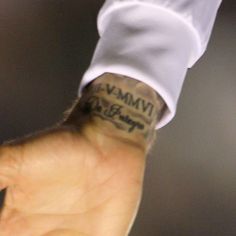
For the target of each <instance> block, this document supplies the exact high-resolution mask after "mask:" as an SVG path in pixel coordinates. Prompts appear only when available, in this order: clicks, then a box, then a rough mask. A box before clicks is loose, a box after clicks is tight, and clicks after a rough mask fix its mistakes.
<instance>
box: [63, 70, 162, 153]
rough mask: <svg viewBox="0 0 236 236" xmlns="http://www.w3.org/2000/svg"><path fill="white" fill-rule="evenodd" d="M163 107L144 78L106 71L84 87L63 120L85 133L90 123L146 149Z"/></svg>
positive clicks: (160, 100) (115, 137) (105, 132)
mask: <svg viewBox="0 0 236 236" xmlns="http://www.w3.org/2000/svg"><path fill="white" fill-rule="evenodd" d="M164 109H165V104H164V102H163V100H162V98H161V97H160V96H158V94H156V92H155V91H154V90H153V89H152V88H150V87H149V86H147V85H146V84H144V83H143V82H140V81H137V80H135V79H131V78H128V77H125V76H122V75H117V74H110V73H106V74H104V75H102V76H101V77H99V78H97V79H96V80H94V81H93V82H92V83H91V84H89V85H88V86H87V87H86V88H85V90H84V92H83V95H82V97H81V99H80V100H77V101H76V102H75V104H74V106H73V107H72V108H71V109H70V110H69V111H68V112H67V115H66V118H65V120H64V122H63V124H64V125H73V127H76V128H77V129H80V130H81V131H82V130H84V132H85V133H86V128H87V127H88V126H89V127H93V130H97V131H98V132H102V133H103V134H105V135H107V136H109V137H110V138H111V139H114V140H119V141H121V142H122V141H123V142H126V143H129V144H130V145H134V146H137V147H139V148H141V149H143V150H145V152H147V151H148V149H149V148H150V146H151V144H152V143H153V140H154V138H155V127H156V124H157V122H158V119H159V118H160V117H161V115H162V113H163V111H164Z"/></svg>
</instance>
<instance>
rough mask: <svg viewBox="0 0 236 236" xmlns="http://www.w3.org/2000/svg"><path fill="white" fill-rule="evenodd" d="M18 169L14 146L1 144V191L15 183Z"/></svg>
mask: <svg viewBox="0 0 236 236" xmlns="http://www.w3.org/2000/svg"><path fill="white" fill-rule="evenodd" d="M18 169H19V164H18V161H17V158H16V151H15V150H14V148H12V147H6V146H4V147H3V146H0V191H1V190H3V189H5V188H7V187H8V186H10V185H12V184H13V183H14V181H15V178H16V173H17V170H18Z"/></svg>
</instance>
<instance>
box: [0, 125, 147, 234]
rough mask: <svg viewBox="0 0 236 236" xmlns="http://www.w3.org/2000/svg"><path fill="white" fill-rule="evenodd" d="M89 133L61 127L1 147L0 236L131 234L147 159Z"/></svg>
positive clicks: (138, 153)
mask: <svg viewBox="0 0 236 236" xmlns="http://www.w3.org/2000/svg"><path fill="white" fill-rule="evenodd" d="M87 130H88V131H87V133H86V135H81V134H79V133H76V132H73V131H70V130H67V129H63V127H62V128H59V129H55V130H51V131H46V132H43V133H41V134H37V135H35V136H34V137H31V138H27V139H26V140H23V141H22V142H20V143H18V144H11V145H6V146H4V147H1V149H0V183H1V184H0V185H1V189H4V188H7V191H6V199H5V202H4V206H3V209H2V214H1V221H0V235H1V236H15V235H17V236H39V235H44V236H46V235H47V236H49V235H50V236H52V235H57V236H58V235H71V236H72V235H76V236H79V235H81V236H82V235H99V236H100V235H101V236H108V235H109V236H111V235H113V236H116V235H117V236H118V235H119V236H120V235H126V234H127V230H128V229H129V226H130V224H131V223H132V221H133V218H134V215H135V214H136V210H137V206H138V203H139V200H140V194H141V190H142V179H143V171H144V165H145V164H144V163H145V159H144V156H145V154H144V153H143V152H142V151H141V150H139V149H137V148H134V147H130V145H128V144H125V143H123V142H117V141H114V140H112V139H110V138H109V137H106V136H104V135H103V134H102V133H99V132H95V131H91V130H89V128H88V129H87ZM91 139H93V140H100V144H98V143H96V142H91V141H90V140H91ZM53 231H54V232H53ZM49 232H51V233H49Z"/></svg>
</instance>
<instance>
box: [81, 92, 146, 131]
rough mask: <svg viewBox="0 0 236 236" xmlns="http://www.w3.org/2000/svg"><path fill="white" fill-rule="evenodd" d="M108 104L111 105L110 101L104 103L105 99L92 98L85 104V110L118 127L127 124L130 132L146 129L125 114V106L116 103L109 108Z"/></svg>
mask: <svg viewBox="0 0 236 236" xmlns="http://www.w3.org/2000/svg"><path fill="white" fill-rule="evenodd" d="M102 104H106V106H103V105H102ZM107 104H109V101H107V100H105V101H104V99H103V98H99V97H97V96H92V97H90V98H89V99H88V101H87V102H86V103H85V106H84V109H85V110H89V112H91V114H93V115H95V116H99V117H101V118H103V119H106V120H108V121H110V122H112V123H113V124H115V125H116V126H117V127H120V128H122V124H121V123H124V124H127V125H128V126H129V128H128V132H132V131H134V130H135V129H140V130H143V129H144V124H142V123H141V122H139V121H138V120H134V119H132V118H131V117H130V116H129V115H127V114H124V112H123V106H121V105H118V104H115V103H110V104H109V105H108V106H107ZM123 129H124V128H123Z"/></svg>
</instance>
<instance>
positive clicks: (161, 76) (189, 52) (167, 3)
mask: <svg viewBox="0 0 236 236" xmlns="http://www.w3.org/2000/svg"><path fill="white" fill-rule="evenodd" d="M220 3H221V0H207V1H204V0H107V1H105V3H104V5H103V7H102V8H101V10H100V12H99V15H98V20H97V24H98V31H99V35H100V39H99V41H98V43H97V46H96V49H95V52H94V55H93V58H92V61H91V64H90V66H89V68H88V69H87V71H86V72H85V74H84V75H83V78H82V81H81V85H80V88H79V95H80V94H81V92H82V90H83V88H84V87H85V86H86V85H87V84H88V83H89V82H91V81H92V80H94V79H96V78H97V77H98V76H100V75H102V74H103V73H105V72H110V73H117V74H122V75H126V76H128V77H131V78H134V79H137V80H140V81H142V82H144V83H146V84H148V85H149V86H151V87H152V88H153V89H154V90H155V91H156V92H157V93H158V94H159V95H160V96H161V97H162V98H163V99H164V101H165V103H166V105H167V109H166V111H165V113H164V115H163V117H162V119H161V120H160V121H159V123H158V124H157V128H161V127H163V126H164V125H166V124H167V123H168V122H170V121H171V120H172V118H173V117H174V116H175V113H176V107H177V102H178V98H179V95H180V93H181V89H182V85H183V82H184V79H185V75H186V72H187V69H188V68H190V67H192V66H193V65H194V64H195V62H196V61H197V60H198V59H199V58H200V57H201V56H202V54H203V53H204V51H205V50H206V47H207V44H208V41H209V38H210V35H211V31H212V28H213V24H214V21H215V18H216V14H217V10H218V8H219V6H220Z"/></svg>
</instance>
